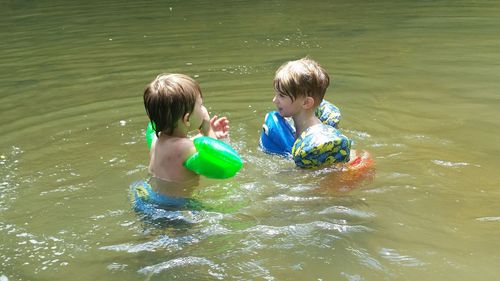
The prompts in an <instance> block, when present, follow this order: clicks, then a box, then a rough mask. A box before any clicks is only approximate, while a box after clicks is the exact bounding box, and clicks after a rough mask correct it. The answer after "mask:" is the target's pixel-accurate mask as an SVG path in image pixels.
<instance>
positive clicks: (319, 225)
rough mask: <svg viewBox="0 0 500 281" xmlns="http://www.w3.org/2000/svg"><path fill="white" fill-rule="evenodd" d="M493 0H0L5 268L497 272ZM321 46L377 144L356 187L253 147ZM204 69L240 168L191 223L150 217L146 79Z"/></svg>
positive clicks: (408, 275)
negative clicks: (300, 63) (137, 206)
mask: <svg viewBox="0 0 500 281" xmlns="http://www.w3.org/2000/svg"><path fill="white" fill-rule="evenodd" d="M499 13H500V3H499V2H498V1H487V0H480V1H444V0H442V1H354V2H352V1H350V2H349V1H347V2H346V1H312V2H311V1H306V2H304V1H283V0H279V1H252V2H246V1H147V2H143V1H46V0H42V1H3V2H1V3H0V38H1V40H0V65H1V68H0V90H1V92H0V135H1V138H0V157H1V159H0V237H1V243H0V280H2V281H5V280H9V281H13V280H173V279H176V280H215V279H224V280H353V281H354V280H495V279H497V277H498V274H499V273H500V270H499V269H498V264H499V263H500V255H499V254H498V249H500V235H499V233H500V211H499V210H498V202H499V200H500V191H499V189H498V188H499V185H500V180H499V176H498V170H499V169H500V161H499V160H498V156H499V155H500V149H499V146H498V143H499V141H500V137H499V134H498V128H499V127H500V121H499V120H500V118H499V117H500V111H499V104H500V99H499V96H498V92H499V91H500V83H499V82H498V73H500V63H499V61H500V53H499V52H498V46H499V45H500V37H499V36H498V30H500V17H498V15H499ZM305 55H309V56H311V57H312V58H314V59H316V60H318V61H319V62H320V63H321V64H322V65H323V66H324V67H325V68H326V69H327V70H328V71H329V72H330V75H331V76H332V78H333V81H334V82H333V85H332V86H331V88H330V89H329V91H328V93H327V96H328V98H329V100H331V101H333V102H334V103H335V104H336V105H338V106H339V107H340V108H341V109H342V113H343V121H342V123H341V127H342V128H343V130H344V133H345V134H347V135H349V136H351V137H352V138H353V139H354V140H355V141H356V148H358V149H367V150H369V151H370V152H371V153H372V154H373V155H374V157H375V160H376V177H375V179H374V180H373V181H371V182H365V183H364V184H361V185H360V186H358V187H357V188H355V189H353V190H350V191H338V190H336V189H335V188H334V187H331V186H330V185H329V183H330V182H329V178H330V177H329V176H331V175H329V174H328V173H325V172H324V171H319V172H311V171H299V170H297V169H295V168H294V166H293V164H291V163H289V162H287V161H285V160H282V159H279V158H276V157H272V156H269V155H265V154H263V153H262V152H261V151H260V150H259V149H258V147H257V146H258V136H259V131H260V128H261V122H262V120H263V117H264V115H265V113H266V112H268V111H269V110H271V109H273V104H272V102H271V99H272V95H273V89H272V78H273V75H274V71H275V70H276V68H277V67H278V66H279V65H280V64H281V63H283V62H284V61H287V60H290V59H297V58H300V57H303V56H305ZM160 72H181V73H186V74H189V75H191V76H194V77H196V79H197V80H198V81H199V82H200V84H201V87H202V90H203V91H204V97H205V103H206V104H207V105H208V107H209V109H210V110H211V111H212V112H214V113H219V114H225V115H227V116H228V117H229V118H230V121H231V127H232V131H231V138H232V142H233V145H234V146H235V148H236V149H237V150H238V152H239V153H240V154H241V155H242V157H243V158H244V160H245V168H244V169H243V170H242V171H241V173H240V174H238V175H237V176H236V177H235V178H233V179H231V180H227V181H211V180H205V181H203V182H202V185H201V186H200V188H199V189H198V190H197V192H196V196H197V197H198V198H201V200H203V201H204V202H205V203H206V204H208V205H210V206H211V209H210V211H202V212H200V213H197V214H195V215H193V217H192V218H191V219H192V220H193V221H194V222H195V224H194V225H193V226H192V227H187V228H186V227H175V226H166V227H157V226H155V225H152V224H150V223H148V222H145V221H141V220H140V219H139V217H138V216H137V214H136V213H134V212H133V211H132V210H131V204H130V202H129V200H128V197H127V190H128V186H129V184H130V183H132V182H134V181H136V180H140V179H143V178H145V177H146V176H147V171H146V164H147V162H148V154H147V148H146V145H145V140H144V138H143V133H144V128H145V124H146V122H147V120H146V115H145V113H144V109H143V105H142V90H143V88H144V86H145V84H146V83H147V82H149V81H150V80H151V79H152V78H154V76H155V75H156V74H157V73H160Z"/></svg>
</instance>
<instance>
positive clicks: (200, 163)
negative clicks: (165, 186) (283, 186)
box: [146, 122, 243, 179]
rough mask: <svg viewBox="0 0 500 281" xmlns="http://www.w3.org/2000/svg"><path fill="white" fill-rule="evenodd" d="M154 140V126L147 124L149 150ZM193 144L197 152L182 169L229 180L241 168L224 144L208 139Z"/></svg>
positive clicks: (204, 138)
mask: <svg viewBox="0 0 500 281" xmlns="http://www.w3.org/2000/svg"><path fill="white" fill-rule="evenodd" d="M155 139H156V134H155V130H154V125H153V124H152V122H149V124H148V127H147V129H146V142H147V144H148V148H149V149H151V146H152V144H153V141H154V140H155ZM193 143H194V147H195V148H196V150H197V152H196V153H195V154H193V155H191V156H190V157H189V158H188V159H187V160H186V161H185V162H184V167H186V168H187V169H189V170H191V171H193V172H195V173H197V174H199V175H203V176H206V177H207V178H214V179H225V178H230V177H232V176H234V175H235V174H236V173H237V172H238V171H239V170H240V169H241V167H242V166H243V161H242V160H241V158H240V156H239V155H238V153H237V152H236V151H235V150H234V149H233V148H232V147H231V146H230V145H228V144H226V143H225V142H222V141H220V140H216V139H213V138H210V137H197V138H195V139H194V140H193Z"/></svg>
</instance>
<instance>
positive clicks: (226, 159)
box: [184, 137, 243, 179]
mask: <svg viewBox="0 0 500 281" xmlns="http://www.w3.org/2000/svg"><path fill="white" fill-rule="evenodd" d="M193 142H194V146H195V147H196V150H197V152H196V153H195V154H193V155H191V157H189V158H188V159H187V160H186V162H184V167H186V168H187V169H189V170H191V171H193V172H195V173H197V174H200V175H203V176H205V177H207V178H213V179H226V178H230V177H232V176H234V175H236V173H237V172H238V171H239V170H240V169H241V167H242V166H243V161H241V158H240V156H239V155H238V153H237V152H236V151H234V149H233V148H232V147H231V146H230V145H228V144H227V143H225V142H222V141H220V140H216V139H213V138H210V137H198V138H196V139H194V141H193Z"/></svg>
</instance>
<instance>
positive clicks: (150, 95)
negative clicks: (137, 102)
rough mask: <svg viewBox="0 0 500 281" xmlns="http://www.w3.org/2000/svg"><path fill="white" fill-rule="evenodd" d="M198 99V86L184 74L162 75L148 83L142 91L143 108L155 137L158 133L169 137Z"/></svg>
mask: <svg viewBox="0 0 500 281" xmlns="http://www.w3.org/2000/svg"><path fill="white" fill-rule="evenodd" d="M198 97H202V94H201V89H200V86H199V85H198V83H197V82H196V81H195V80H194V79H192V78H191V77H189V76H186V75H184V74H168V73H163V74H160V75H158V76H157V77H156V78H155V79H154V80H153V81H152V82H151V83H149V84H148V85H147V86H146V89H145V90H144V107H145V108H146V113H147V114H148V117H149V119H150V120H151V122H152V123H153V124H154V126H153V128H154V129H155V132H156V136H157V137H158V136H159V133H160V132H163V133H165V134H167V135H171V134H172V133H173V131H174V129H175V128H176V127H177V121H179V119H181V118H182V117H183V116H184V115H185V114H186V113H192V112H193V109H194V106H195V104H196V99H197V98H198Z"/></svg>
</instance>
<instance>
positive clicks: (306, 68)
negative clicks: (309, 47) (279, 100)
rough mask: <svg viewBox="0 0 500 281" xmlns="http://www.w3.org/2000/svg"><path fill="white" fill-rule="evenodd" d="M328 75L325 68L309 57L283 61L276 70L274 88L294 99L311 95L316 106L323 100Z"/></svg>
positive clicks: (327, 84)
mask: <svg viewBox="0 0 500 281" xmlns="http://www.w3.org/2000/svg"><path fill="white" fill-rule="evenodd" d="M329 85H330V77H329V76H328V73H327V72H326V70H325V69H324V68H323V67H321V65H319V64H318V63H317V62H316V61H314V60H312V59H310V58H307V57H306V58H302V59H300V60H294V61H289V62H286V63H284V64H283V65H281V66H280V68H278V70H277V71H276V75H275V77H274V90H275V91H276V92H277V93H279V94H281V95H285V96H288V97H290V98H291V99H292V101H295V99H297V98H298V97H312V98H313V99H314V104H315V105H316V106H317V105H319V104H320V103H321V101H322V100H323V98H324V96H325V93H326V89H327V88H328V86H329Z"/></svg>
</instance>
